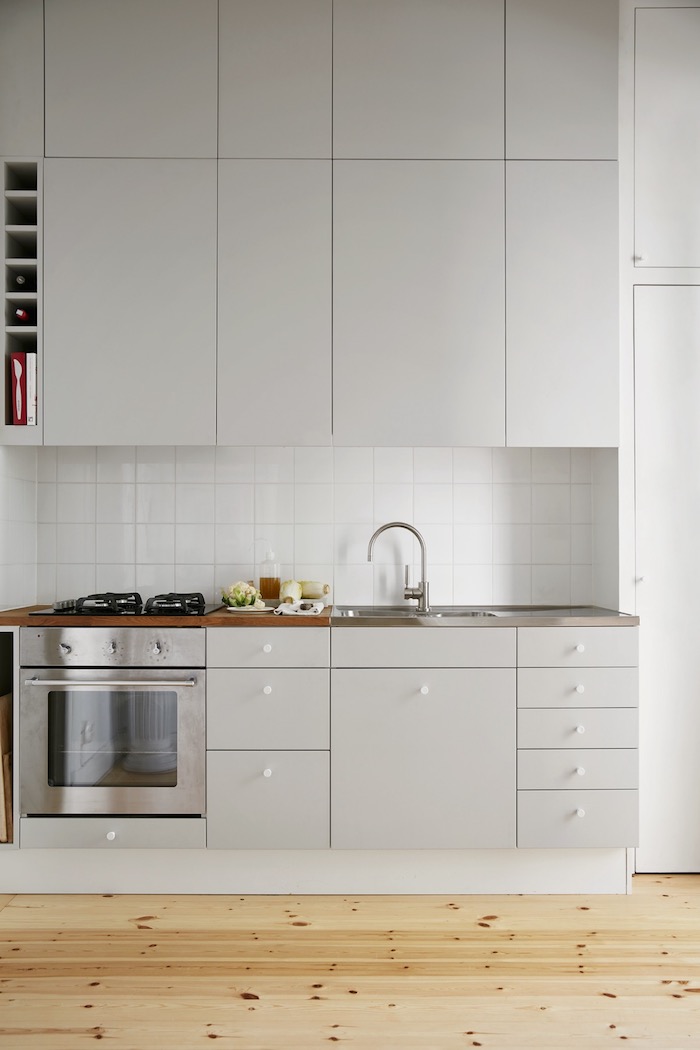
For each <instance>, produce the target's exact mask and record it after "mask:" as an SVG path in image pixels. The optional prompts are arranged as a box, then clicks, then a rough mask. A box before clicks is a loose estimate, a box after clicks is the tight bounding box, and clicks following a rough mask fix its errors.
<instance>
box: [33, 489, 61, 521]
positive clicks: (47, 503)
mask: <svg viewBox="0 0 700 1050" xmlns="http://www.w3.org/2000/svg"><path fill="white" fill-rule="evenodd" d="M56 489H57V486H56V484H55V483H54V482H48V481H40V482H39V484H38V485H37V487H36V515H37V521H44V522H49V521H54V522H55V521H56V507H57V495H56Z"/></svg>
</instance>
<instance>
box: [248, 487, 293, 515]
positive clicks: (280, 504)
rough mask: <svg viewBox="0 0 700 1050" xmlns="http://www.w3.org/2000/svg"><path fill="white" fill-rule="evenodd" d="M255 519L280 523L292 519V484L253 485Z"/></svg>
mask: <svg viewBox="0 0 700 1050" xmlns="http://www.w3.org/2000/svg"><path fill="white" fill-rule="evenodd" d="M255 521H256V523H257V522H269V523H270V524H272V525H281V524H284V523H285V522H293V521H294V486H293V485H258V484H256V485H255Z"/></svg>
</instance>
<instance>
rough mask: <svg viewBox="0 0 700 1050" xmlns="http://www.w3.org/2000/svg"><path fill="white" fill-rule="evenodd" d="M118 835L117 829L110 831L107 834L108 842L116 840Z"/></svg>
mask: <svg viewBox="0 0 700 1050" xmlns="http://www.w3.org/2000/svg"><path fill="white" fill-rule="evenodd" d="M116 837H117V833H116V831H108V832H107V834H106V836H105V838H106V839H107V841H108V842H114V840H115V839H116Z"/></svg>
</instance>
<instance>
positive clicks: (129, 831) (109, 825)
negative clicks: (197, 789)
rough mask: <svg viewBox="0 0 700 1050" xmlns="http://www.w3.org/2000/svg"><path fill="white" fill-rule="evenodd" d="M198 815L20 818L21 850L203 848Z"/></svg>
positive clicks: (203, 838)
mask: <svg viewBox="0 0 700 1050" xmlns="http://www.w3.org/2000/svg"><path fill="white" fill-rule="evenodd" d="M205 825H206V821H204V820H202V818H201V817H59V818H56V817H22V819H21V820H20V825H19V843H20V846H21V847H22V849H203V848H204V846H205V845H206V828H205Z"/></svg>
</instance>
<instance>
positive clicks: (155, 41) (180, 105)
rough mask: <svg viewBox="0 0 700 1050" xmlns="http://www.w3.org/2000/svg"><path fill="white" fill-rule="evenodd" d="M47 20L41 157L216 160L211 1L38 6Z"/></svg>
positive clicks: (73, 1) (91, 0) (94, 0)
mask: <svg viewBox="0 0 700 1050" xmlns="http://www.w3.org/2000/svg"><path fill="white" fill-rule="evenodd" d="M45 19H46V22H45V24H46V30H45V33H46V155H47V156H49V157H215V156H216V134H217V127H216V99H217V61H216V56H217V3H216V0H119V2H118V3H115V2H114V0H46V14H45Z"/></svg>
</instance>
